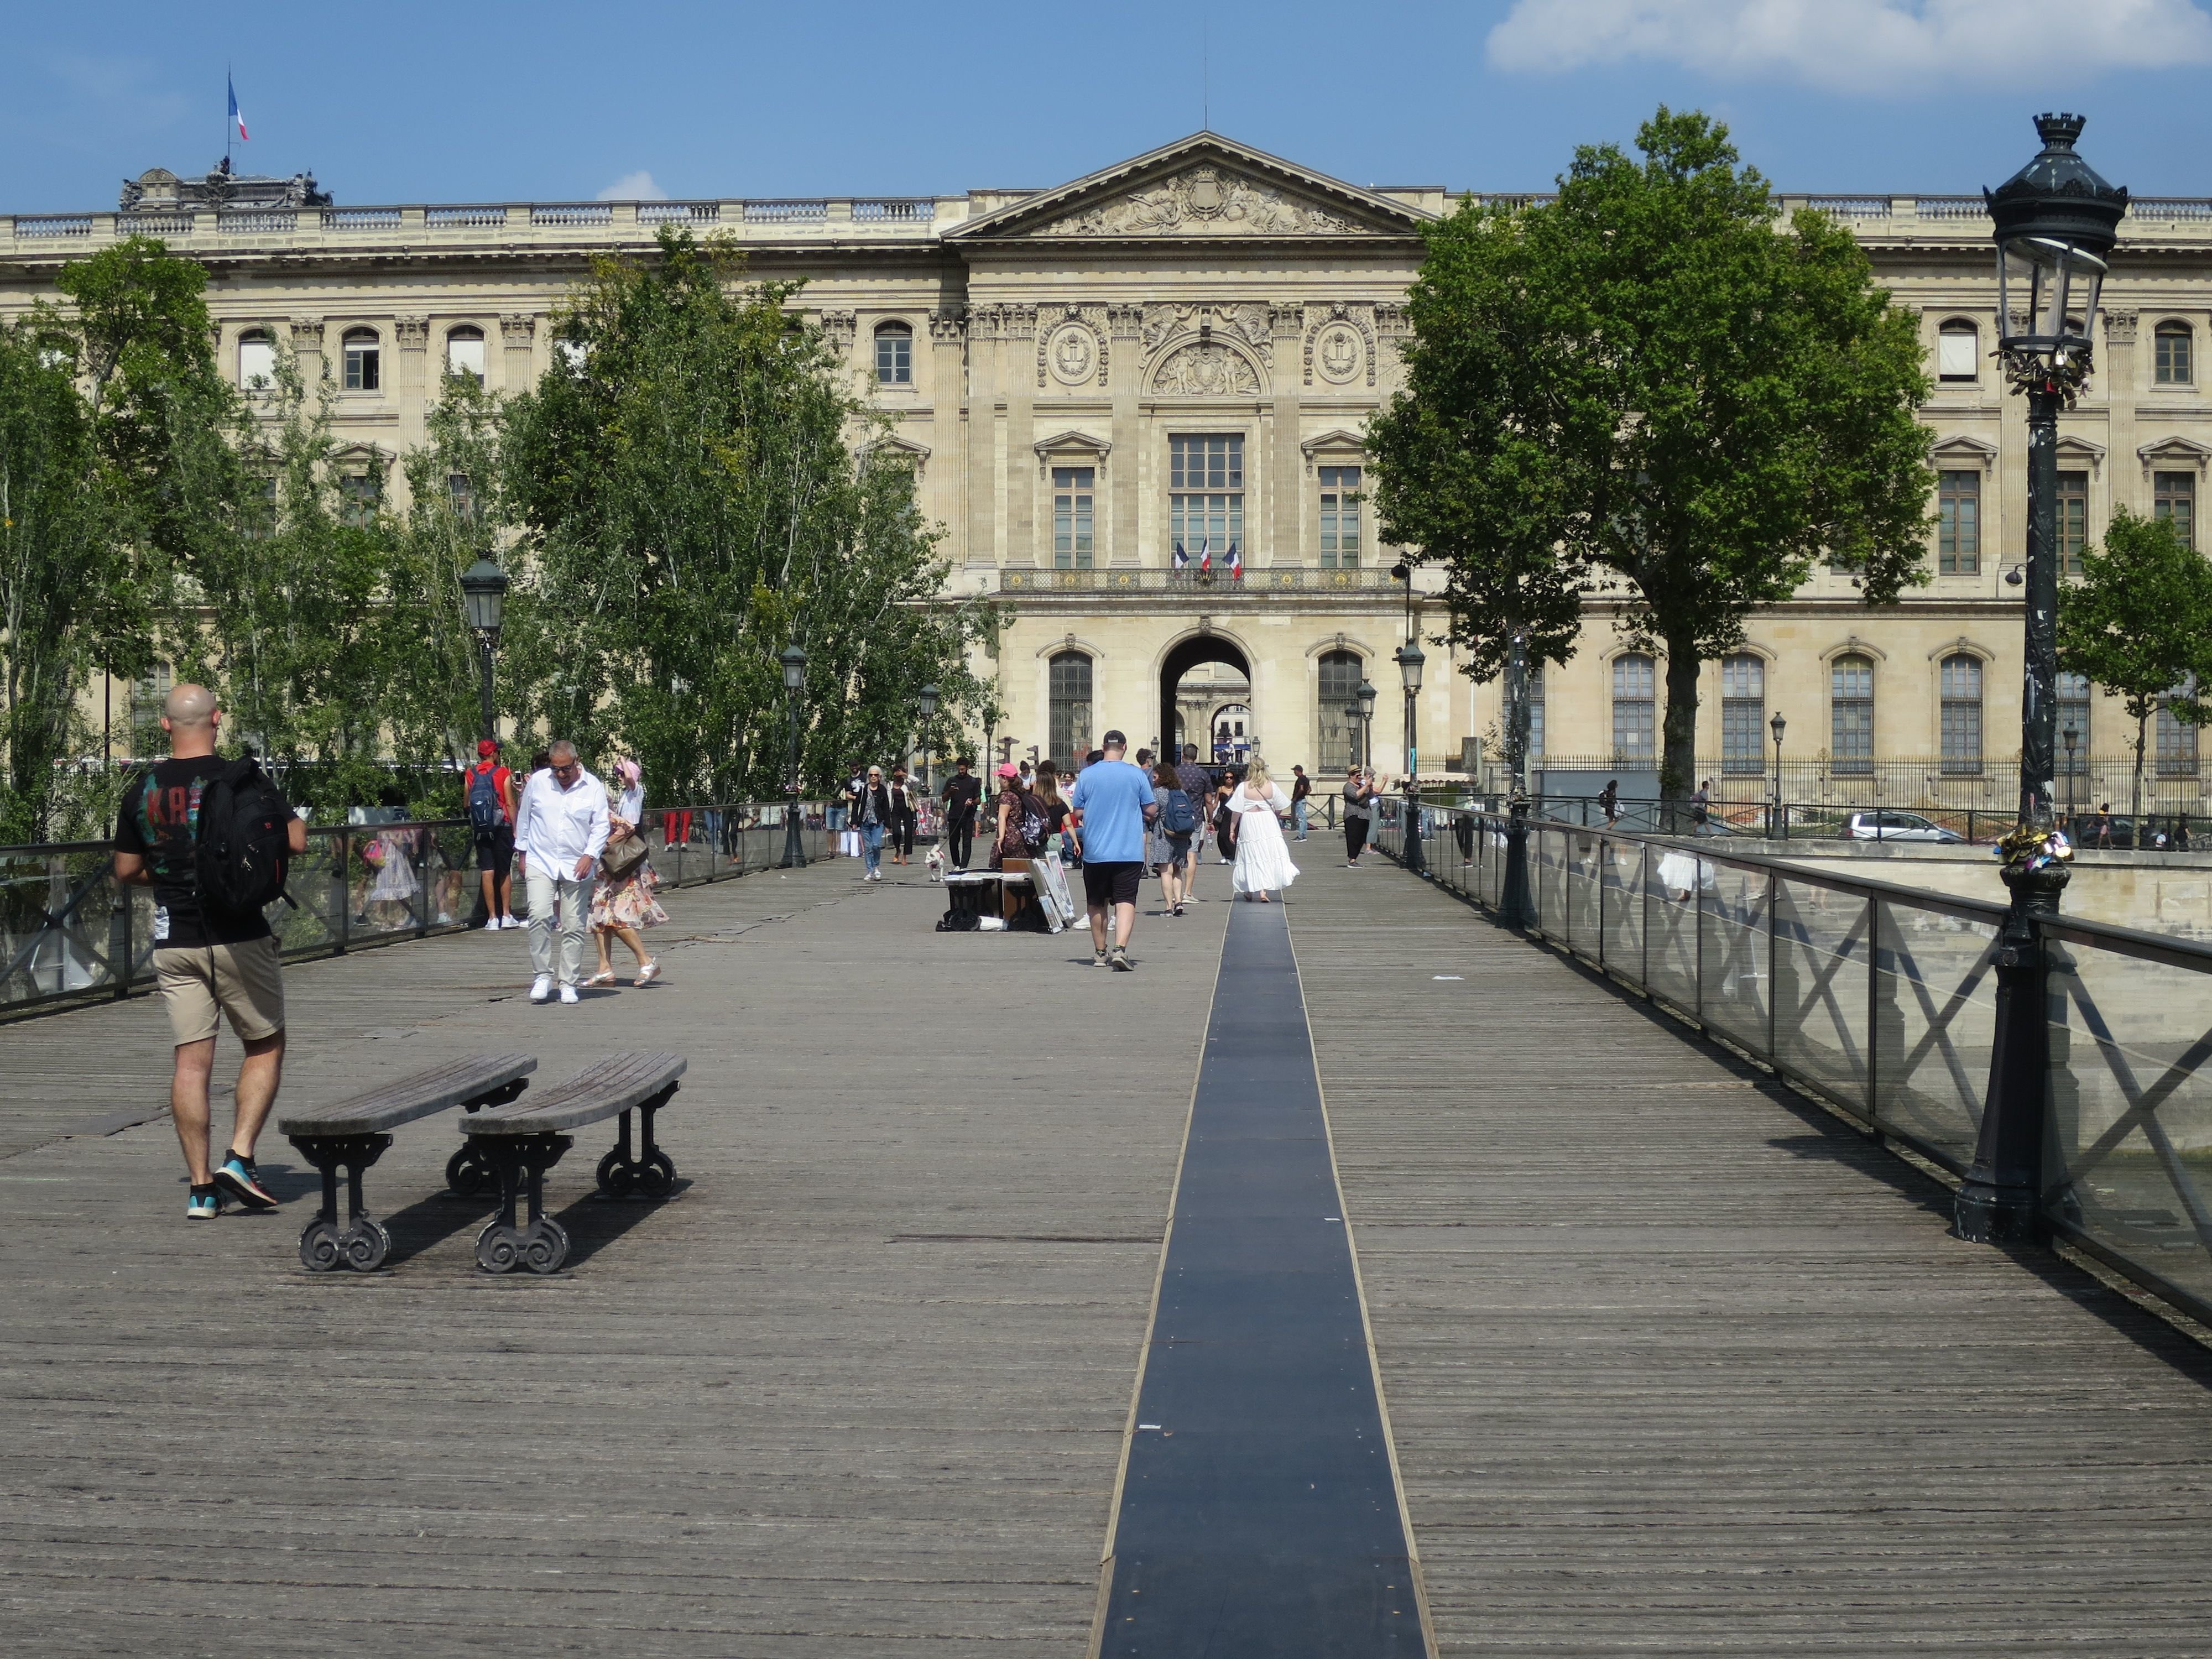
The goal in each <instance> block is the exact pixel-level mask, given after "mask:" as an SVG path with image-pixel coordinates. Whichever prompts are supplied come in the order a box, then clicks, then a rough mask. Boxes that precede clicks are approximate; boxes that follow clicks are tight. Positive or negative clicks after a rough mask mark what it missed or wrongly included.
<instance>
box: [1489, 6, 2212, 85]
mask: <svg viewBox="0 0 2212 1659" xmlns="http://www.w3.org/2000/svg"><path fill="white" fill-rule="evenodd" d="M2054 41H2063V43H2064V45H2063V46H2062V47H2059V48H2058V49H2057V50H2051V49H2050V48H2049V47H2048V46H2047V45H2046V44H2045V43H2049V42H2054ZM1489 52H1490V61H1491V62H1492V64H1496V65H1497V66H1498V68H1500V69H1506V70H1536V71H1540V72H1552V73H1558V72H1561V71H1565V70H1577V69H1586V68H1589V67H1590V66H1592V65H1595V64H1619V63H1623V62H1626V61H1629V60H1632V59H1648V60H1656V61H1658V62H1662V63H1669V64H1680V65H1682V66H1684V67H1685V68H1688V69H1694V70H1705V71H1707V72H1710V73H1711V74H1714V75H1717V76H1726V77H1729V78H1732V79H1743V80H1749V79H1753V78H1759V77H1766V76H1782V77H1784V78H1788V79H1793V80H1796V81H1801V82H1807V83H1809V84H1811V85H1814V86H1817V87H1822V88H1828V89H1830V90H1833V91H1841V92H1873V93H1884V92H1910V91H1919V90H1923V89H1924V88H1928V87H1930V86H1934V85H1939V84H1945V83H1955V82H2003V81H2012V80H2018V79H2021V78H2022V77H2021V61H2022V58H2023V56H2024V55H2033V54H2034V53H2036V52H2047V54H2048V55H2047V58H2046V62H2047V64H2048V67H2049V68H2050V69H2051V70H2065V71H2072V72H2075V73H2079V72H2081V71H2083V70H2090V71H2093V70H2104V69H2162V68H2168V67H2172V66H2173V65H2176V64H2203V63H2212V17H2208V16H2206V15H2205V14H2204V12H2203V10H2202V9H2199V7H2198V6H2197V3H2196V0H1515V3H1514V6H1513V9H1512V11H1511V12H1510V13H1509V14H1507V15H1506V17H1505V20H1504V21H1503V22H1501V23H1499V24H1498V27H1495V28H1493V29H1492V30H1491V32H1490V41H1489ZM2027 78H2031V79H2042V78H2044V77H2041V76H2030V77H2027Z"/></svg>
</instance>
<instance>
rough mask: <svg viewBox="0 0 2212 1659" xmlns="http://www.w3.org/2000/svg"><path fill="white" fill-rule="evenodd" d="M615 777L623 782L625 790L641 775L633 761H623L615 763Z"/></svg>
mask: <svg viewBox="0 0 2212 1659" xmlns="http://www.w3.org/2000/svg"><path fill="white" fill-rule="evenodd" d="M615 775H616V776H617V777H619V778H620V779H621V780H622V781H623V787H624V788H625V789H627V788H628V787H630V785H632V784H634V783H635V782H636V781H638V778H639V776H640V773H639V771H638V769H637V763H636V762H635V761H634V760H623V761H617V762H616V763H615Z"/></svg>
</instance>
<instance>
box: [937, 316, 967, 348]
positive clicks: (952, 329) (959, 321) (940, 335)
mask: <svg viewBox="0 0 2212 1659" xmlns="http://www.w3.org/2000/svg"><path fill="white" fill-rule="evenodd" d="M929 337H930V338H931V339H933V340H934V341H936V342H937V343H939V345H958V344H959V343H960V342H961V341H962V340H963V339H965V338H966V337H968V313H966V312H964V311H933V312H931V313H929Z"/></svg>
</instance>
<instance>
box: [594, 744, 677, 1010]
mask: <svg viewBox="0 0 2212 1659" xmlns="http://www.w3.org/2000/svg"><path fill="white" fill-rule="evenodd" d="M615 774H616V776H617V777H618V778H619V779H620V780H621V781H622V784H623V788H622V792H621V793H620V794H619V795H618V796H617V799H616V801H615V805H614V809H613V811H611V812H610V813H609V814H608V833H607V850H608V851H609V852H612V851H613V850H614V849H615V848H617V847H620V846H621V845H622V844H623V842H628V841H629V840H631V839H633V838H635V837H636V836H641V835H643V834H644V833H645V830H644V828H643V824H644V819H645V786H644V781H643V779H642V778H641V776H640V775H639V772H638V766H637V763H636V762H635V761H627V760H626V761H617V763H615ZM625 814H627V816H625ZM659 885H660V878H659V877H658V876H656V875H655V874H654V873H653V860H651V859H650V858H643V859H640V860H638V861H637V862H636V864H635V865H633V866H631V867H630V869H629V872H627V873H626V874H624V875H622V876H619V877H613V878H610V877H609V876H608V875H606V873H605V872H604V871H602V872H600V877H599V884H598V885H597V886H595V887H594V888H592V938H593V939H596V940H598V941H599V972H598V973H596V974H594V975H592V976H591V978H589V979H587V980H586V981H584V983H585V984H586V986H592V985H611V984H613V983H614V982H615V963H614V953H613V951H612V948H611V947H612V943H613V941H614V940H615V939H620V940H621V941H622V942H623V944H624V945H629V948H630V951H631V954H633V955H634V956H635V957H637V978H636V979H635V980H634V981H631V982H632V983H633V984H636V985H650V984H651V983H652V982H653V981H654V980H656V979H658V978H659V976H660V963H659V962H657V961H655V960H654V959H653V957H648V956H647V955H646V953H645V940H644V939H642V938H641V937H640V936H639V933H638V930H639V929H640V928H641V927H659V925H660V924H661V923H662V922H664V921H667V920H668V912H667V911H665V910H664V909H662V908H660V901H659V899H657V898H655V897H654V896H653V893H654V891H655V890H657V889H658V888H659Z"/></svg>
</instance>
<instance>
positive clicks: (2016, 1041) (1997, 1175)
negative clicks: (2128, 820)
mask: <svg viewBox="0 0 2212 1659" xmlns="http://www.w3.org/2000/svg"><path fill="white" fill-rule="evenodd" d="M2083 125H2085V124H2084V122H2083V120H2082V118H2081V117H2080V116H2078V115H2039V116H2038V117H2036V120H2035V131H2036V133H2037V135H2038V136H2039V137H2041V138H2042V140H2043V149H2042V150H2041V152H2040V153H2039V154H2038V155H2037V156H2036V157H2035V159H2034V160H2033V161H2030V162H2029V163H2028V164H2027V166H2026V167H2022V168H2021V170H2020V171H2019V172H2018V173H2015V174H2014V175H2013V176H2012V177H2011V178H2010V179H2008V180H2006V181H2005V183H2004V184H2003V185H2000V186H1999V187H1998V188H1997V189H1996V190H1994V191H1984V197H1985V199H1986V200H1987V201H1988V203H1989V209H1990V219H1991V221H1992V222H1994V224H1995V226H1996V229H1995V231H1994V233H1993V234H1994V237H1995V240H1996V258H1997V350H1998V353H1999V355H2000V356H2002V358H2003V360H2004V370H2005V374H2006V377H2007V378H2008V380H2010V381H2011V382H2012V387H2013V390H2014V391H2015V392H2020V393H2021V394H2022V395H2024V396H2025V397H2026V398H2027V651H2026V653H2025V656H2026V665H2025V668H2024V671H2023V674H2022V679H2021V715H2020V726H2021V732H2020V822H2019V823H2018V824H2017V825H2016V826H2015V828H2014V829H2013V832H2012V833H2011V834H2010V835H2008V836H2006V837H2005V839H2004V842H2003V844H2002V848H2000V851H2001V853H2002V856H2003V859H2004V863H2003V865H2002V869H2001V872H2000V873H2001V874H2002V878H2003V880H2004V884H2005V885H2006V887H2007V888H2008V889H2009V890H2010V891H2011V894H2012V902H2011V906H2010V908H2009V909H2008V911H2007V913H2006V915H2005V921H2004V926H2003V928H2002V932H2001V933H1999V934H1998V938H1997V957H1996V977H1997V995H1996V1030H1995V1031H1994V1032H1993V1033H1992V1041H1991V1043H1990V1083H1989V1094H1988V1097H1987V1098H1986V1099H1985V1101H1984V1104H1983V1108H1982V1121H1981V1127H1980V1130H1979V1133H1978V1135H1977V1137H1976V1139H1975V1144H1974V1161H1973V1164H1972V1168H1970V1169H1969V1170H1967V1171H1966V1182H1965V1184H1964V1185H1962V1186H1961V1187H1960V1188H1959V1196H1958V1202H1957V1206H1956V1208H1955V1210H1954V1221H1953V1230H1954V1231H1955V1232H1956V1233H1957V1234H1958V1236H1959V1237H1961V1238H1966V1239H1972V1240H1976V1241H1980V1242H1985V1243H2014V1242H2021V1241H2027V1240H2033V1239H2035V1238H2037V1237H2039V1236H2040V1235H2041V1233H2042V1231H2043V1214H2042V1209H2043V1151H2044V1141H2045V1136H2046V1131H2045V1123H2046V1121H2047V1120H2048V1117H2049V1103H2050V1097H2051V1061H2052V1054H2051V1013H2050V1009H2049V1006H2048V991H2049V973H2050V965H2051V964H2050V954H2049V953H2050V948H2051V947H2049V946H2048V945H2046V944H2045V941H2044V937H2043V931H2042V928H2041V926H2040V925H2039V924H2040V921H2041V920H2042V919H2043V918H2046V917H2051V916H2055V915H2057V911H2058V896H2059V894H2060V893H2062V892H2063V891H2064V890H2065V887H2066V873H2067V872H2066V866H2065V864H2064V863H2063V861H2062V860H2063V856H2064V851H2063V849H2060V848H2053V847H2052V846H2051V844H2050V843H2049V842H2048V841H2047V839H2046V838H2047V836H2049V834H2050V831H2051V796H2052V793H2053V790H2052V781H2053V774H2054V773H2055V772H2056V770H2057V768H2056V766H2055V765H2054V764H2053V763H2054V760H2055V758H2056V757H2055V756H2054V755H2053V754H2052V752H2051V751H2052V750H2053V749H2054V748H2056V746H2057V744H2056V741H2055V740H2056V738H2057V714H2058V706H2057V696H2058V629H2057V623H2058V414H2059V411H2060V410H2063V409H2066V408H2069V407H2071V406H2072V404H2073V402H2074V400H2075V398H2077V397H2078V396H2080V395H2081V389H2082V387H2083V386H2084V385H2086V384H2087V380H2088V378H2089V365H2090V342H2091V339H2092V338H2093V330H2094V329H2095V327H2096V323H2097V301H2098V298H2099V296H2100V293H2101V291H2102V289H2103V287H2104V281H2105V270H2106V264H2105V261H2106V256H2107V255H2109V254H2110V253H2111V252H2112V246H2113V245H2114V243H2116V242H2117V241H2118V240H2119V224H2120V219H2121V217H2122V216H2123V215H2124V214H2125V213H2126V212H2127V210H2128V193H2127V191H2124V190H2119V189H2116V188H2114V187H2113V186H2112V185H2108V184H2106V182H2105V181H2104V180H2103V179H2100V178H2099V177H2098V176H2097V174H2096V173H2095V172H2094V171H2093V169H2092V168H2091V167H2090V166H2089V164H2088V163H2087V161H2083V160H2082V159H2081V157H2080V156H2079V155H2076V154H2075V150H2074V143H2075V140H2076V139H2077V138H2079V137H2081V128H2082V126H2083Z"/></svg>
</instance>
